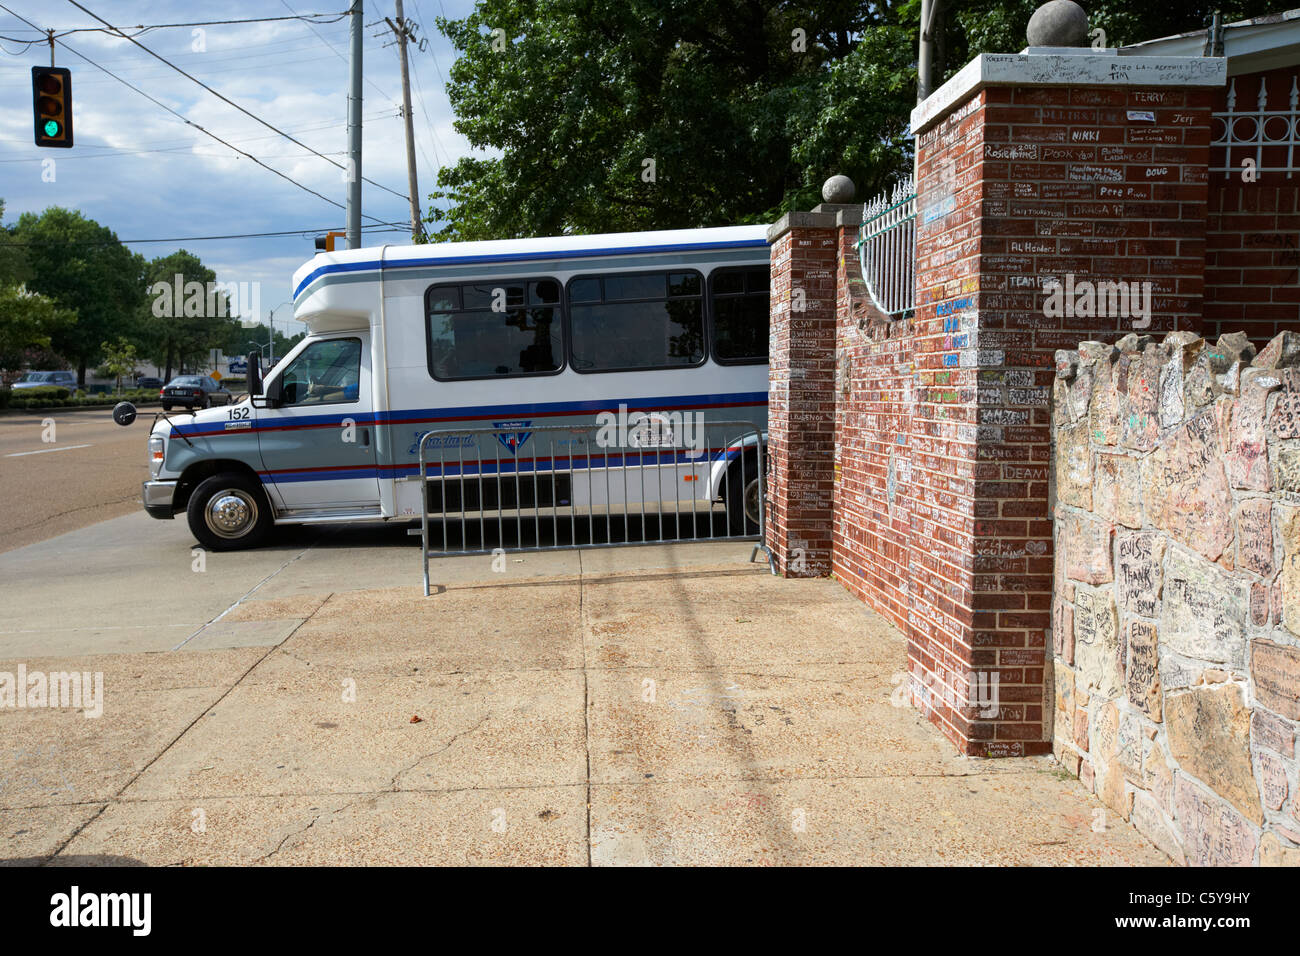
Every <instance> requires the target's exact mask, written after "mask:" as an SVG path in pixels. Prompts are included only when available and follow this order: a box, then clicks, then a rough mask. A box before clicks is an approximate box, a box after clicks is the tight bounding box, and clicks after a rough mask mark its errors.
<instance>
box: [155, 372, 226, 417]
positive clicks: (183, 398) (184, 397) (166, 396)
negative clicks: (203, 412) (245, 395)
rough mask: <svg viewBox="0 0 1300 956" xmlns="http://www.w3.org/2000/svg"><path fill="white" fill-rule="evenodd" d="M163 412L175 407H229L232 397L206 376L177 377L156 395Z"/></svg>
mask: <svg viewBox="0 0 1300 956" xmlns="http://www.w3.org/2000/svg"><path fill="white" fill-rule="evenodd" d="M158 397H159V398H161V399H162V407H163V411H164V412H169V411H171V410H172V407H173V406H175V405H183V406H184V407H185V408H190V409H194V408H209V407H211V406H213V405H229V404H230V403H231V402H232V401H233V400H234V396H233V395H231V394H230V392H228V391H227V390H226V389H224V388H222V387H221V386H220V385H218V384H217V383H216V382H215V381H213V380H212V379H211V378H209V377H208V376H206V375H178V376H176V377H175V378H174V379H172V380H171V381H170V382H168V383H167V385H166V386H164V387H163V389H162V390H161V391H160V392H159V393H158Z"/></svg>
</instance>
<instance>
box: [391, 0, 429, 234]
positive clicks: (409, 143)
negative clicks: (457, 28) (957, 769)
mask: <svg viewBox="0 0 1300 956" xmlns="http://www.w3.org/2000/svg"><path fill="white" fill-rule="evenodd" d="M395 2H396V4H397V25H396V26H395V27H394V30H395V31H396V32H397V46H398V49H399V50H400V51H401V54H402V115H403V116H404V117H406V189H407V192H408V193H409V194H410V197H411V241H412V242H419V241H421V240H422V239H423V238H424V227H423V225H422V224H421V223H420V198H419V196H420V193H419V188H418V187H417V186H416V184H415V128H414V126H413V125H412V124H413V122H414V117H412V115H411V79H410V76H409V75H408V74H407V70H406V40H407V35H406V18H405V17H404V16H403V15H402V0H395Z"/></svg>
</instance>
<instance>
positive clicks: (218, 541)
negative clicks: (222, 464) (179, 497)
mask: <svg viewBox="0 0 1300 956" xmlns="http://www.w3.org/2000/svg"><path fill="white" fill-rule="evenodd" d="M186 517H187V518H188V519H189V525H190V532H191V533H192V534H193V535H194V537H195V538H197V539H198V542H199V544H201V545H203V547H204V548H206V549H207V550H209V551H241V550H243V549H245V548H255V547H257V546H258V545H260V544H262V542H263V541H265V540H266V537H267V535H269V534H270V533H271V528H272V526H273V525H274V523H275V522H274V518H273V516H272V515H271V506H270V503H269V502H268V501H267V500H266V494H265V493H264V492H263V491H262V489H261V487H260V486H259V484H258V483H257V482H255V481H254V480H253V479H251V478H249V477H247V476H246V475H241V474H238V473H237V472H222V473H221V474H219V475H213V476H212V477H211V478H207V479H205V480H204V481H202V482H200V483H199V486H198V487H197V488H195V489H194V492H193V494H191V495H190V503H189V508H188V509H187V511H186Z"/></svg>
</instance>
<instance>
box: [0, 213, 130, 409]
mask: <svg viewBox="0 0 1300 956" xmlns="http://www.w3.org/2000/svg"><path fill="white" fill-rule="evenodd" d="M12 236H13V238H14V240H16V241H17V242H19V243H21V244H22V245H23V251H24V254H25V256H26V259H27V263H28V265H29V266H30V269H31V276H32V277H31V279H30V280H29V281H28V283H27V288H28V289H29V290H31V291H33V292H38V293H40V294H41V295H44V296H47V297H48V298H50V299H52V300H53V301H54V302H55V303H56V304H57V305H58V306H59V308H61V309H66V310H71V311H74V312H75V313H76V316H77V321H76V322H75V323H70V324H67V325H64V326H62V327H60V328H59V329H57V330H55V331H54V332H53V334H52V336H51V344H52V346H53V348H54V349H55V351H57V352H59V353H61V354H63V355H66V356H67V357H68V358H69V359H71V360H72V361H74V362H75V363H76V366H77V381H78V384H80V385H82V386H84V385H85V384H86V368H87V367H88V366H90V365H93V364H94V363H95V362H97V361H98V360H99V358H100V348H101V344H102V343H103V342H105V341H107V340H110V339H113V338H116V337H118V336H120V335H130V334H131V333H132V332H133V330H134V327H135V326H136V324H137V322H138V313H139V304H140V300H141V296H142V294H143V292H142V283H141V279H142V272H143V266H144V260H143V258H141V257H140V256H138V255H136V254H135V253H132V252H131V251H130V250H128V249H127V248H126V247H125V246H123V245H122V244H121V243H120V242H118V239H117V236H116V235H115V234H114V233H113V231H112V230H111V229H108V228H106V227H104V226H101V225H99V223H97V222H95V221H94V220H92V219H87V218H86V217H85V216H83V215H82V214H81V213H80V212H77V211H75V210H70V209H63V208H60V207H58V206H51V207H50V208H48V209H46V210H45V211H44V212H42V213H41V214H40V215H36V214H35V213H24V214H23V215H22V216H20V217H19V219H18V222H17V224H16V225H15V226H14V228H13V230H12Z"/></svg>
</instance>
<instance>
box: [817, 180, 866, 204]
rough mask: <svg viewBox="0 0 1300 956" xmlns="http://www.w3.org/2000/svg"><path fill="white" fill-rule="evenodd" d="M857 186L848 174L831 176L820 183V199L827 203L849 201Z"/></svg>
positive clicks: (851, 199)
mask: <svg viewBox="0 0 1300 956" xmlns="http://www.w3.org/2000/svg"><path fill="white" fill-rule="evenodd" d="M857 191H858V187H857V186H855V185H853V180H851V179H849V177H848V176H832V177H831V178H830V179H828V180H826V182H824V183H822V199H823V200H824V201H826V202H829V203H850V202H853V196H854V194H855V193H856V192H857Z"/></svg>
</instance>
